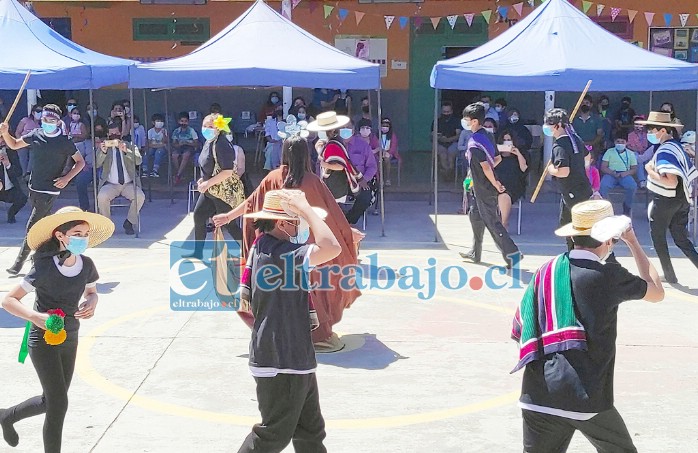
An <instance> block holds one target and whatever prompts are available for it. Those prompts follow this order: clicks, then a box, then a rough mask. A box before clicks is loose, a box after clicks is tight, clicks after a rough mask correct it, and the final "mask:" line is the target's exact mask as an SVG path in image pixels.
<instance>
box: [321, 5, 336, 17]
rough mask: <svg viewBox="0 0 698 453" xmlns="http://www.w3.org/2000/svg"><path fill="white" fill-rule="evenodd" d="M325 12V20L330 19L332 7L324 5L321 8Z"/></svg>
mask: <svg viewBox="0 0 698 453" xmlns="http://www.w3.org/2000/svg"><path fill="white" fill-rule="evenodd" d="M322 8H323V9H324V10H325V19H327V18H328V17H330V14H332V10H333V9H334V6H332V5H324V6H323V7H322Z"/></svg>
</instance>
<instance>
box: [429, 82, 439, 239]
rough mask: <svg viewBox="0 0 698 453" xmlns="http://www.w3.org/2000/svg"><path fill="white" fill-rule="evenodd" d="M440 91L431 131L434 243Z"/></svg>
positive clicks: (437, 223)
mask: <svg viewBox="0 0 698 453" xmlns="http://www.w3.org/2000/svg"><path fill="white" fill-rule="evenodd" d="M438 121H439V89H438V88H434V127H433V128H432V131H431V158H432V159H431V168H432V172H431V176H432V178H433V181H434V242H439V178H438V177H437V174H436V171H437V168H438V165H439V163H438V160H437V159H438V153H437V146H438V142H437V134H438V130H439V122H438Z"/></svg>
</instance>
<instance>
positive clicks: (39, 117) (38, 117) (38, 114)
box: [34, 112, 41, 120]
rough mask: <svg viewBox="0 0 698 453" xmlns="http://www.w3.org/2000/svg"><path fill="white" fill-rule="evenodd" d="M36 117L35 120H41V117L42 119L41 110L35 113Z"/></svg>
mask: <svg viewBox="0 0 698 453" xmlns="http://www.w3.org/2000/svg"><path fill="white" fill-rule="evenodd" d="M34 119H35V120H40V119H41V112H36V113H34Z"/></svg>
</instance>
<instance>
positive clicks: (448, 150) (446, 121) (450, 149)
mask: <svg viewBox="0 0 698 453" xmlns="http://www.w3.org/2000/svg"><path fill="white" fill-rule="evenodd" d="M436 127H437V129H436V132H437V134H436V136H437V143H438V145H437V152H438V160H439V174H440V175H441V178H442V179H443V180H451V179H453V177H454V170H455V163H456V155H457V154H458V139H459V138H460V132H461V130H463V126H462V125H461V122H460V120H459V119H458V118H456V117H454V116H453V105H452V104H451V103H450V102H448V101H446V102H444V103H442V104H441V116H440V117H439V119H438V121H437V123H436ZM431 128H432V131H433V130H434V124H432V125H431Z"/></svg>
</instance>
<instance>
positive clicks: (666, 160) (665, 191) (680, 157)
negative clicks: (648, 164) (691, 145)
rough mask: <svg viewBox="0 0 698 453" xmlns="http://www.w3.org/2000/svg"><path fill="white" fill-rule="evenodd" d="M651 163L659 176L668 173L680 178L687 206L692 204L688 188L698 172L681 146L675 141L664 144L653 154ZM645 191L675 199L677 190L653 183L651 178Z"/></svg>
mask: <svg viewBox="0 0 698 453" xmlns="http://www.w3.org/2000/svg"><path fill="white" fill-rule="evenodd" d="M653 162H654V169H655V171H656V172H657V173H659V174H660V175H663V174H667V173H668V174H672V175H676V176H678V177H679V178H681V181H682V182H683V189H684V195H685V196H686V200H688V203H689V204H693V200H692V199H691V189H690V186H691V182H693V180H695V179H696V178H698V170H696V167H695V165H693V161H692V160H691V158H690V157H689V156H688V154H686V152H685V151H684V150H683V147H682V146H681V144H680V143H679V142H678V141H676V140H670V141H668V142H664V143H663V144H662V146H660V147H659V149H657V151H656V153H655V154H654V158H653ZM647 189H648V190H650V191H651V192H654V193H656V194H659V195H662V196H665V197H669V198H673V197H675V196H676V190H677V189H676V188H673V187H665V186H663V185H661V184H659V183H658V182H657V181H653V180H652V178H647Z"/></svg>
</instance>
